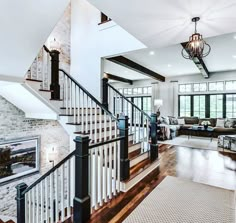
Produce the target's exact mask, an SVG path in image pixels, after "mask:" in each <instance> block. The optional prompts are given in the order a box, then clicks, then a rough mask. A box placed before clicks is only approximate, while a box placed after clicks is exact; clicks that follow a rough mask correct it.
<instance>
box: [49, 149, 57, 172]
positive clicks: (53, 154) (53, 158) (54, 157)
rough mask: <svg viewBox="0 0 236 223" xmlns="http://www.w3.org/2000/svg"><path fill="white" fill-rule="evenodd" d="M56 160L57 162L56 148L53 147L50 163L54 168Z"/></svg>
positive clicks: (50, 153)
mask: <svg viewBox="0 0 236 223" xmlns="http://www.w3.org/2000/svg"><path fill="white" fill-rule="evenodd" d="M55 160H56V152H55V149H54V147H52V151H51V152H49V153H48V161H49V162H50V163H52V167H54V163H55Z"/></svg>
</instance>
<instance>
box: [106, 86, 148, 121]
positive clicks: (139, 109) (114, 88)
mask: <svg viewBox="0 0 236 223" xmlns="http://www.w3.org/2000/svg"><path fill="white" fill-rule="evenodd" d="M107 85H108V86H109V87H110V88H111V89H112V90H113V91H115V92H116V93H117V94H119V95H120V96H121V97H122V98H124V99H125V100H126V101H127V102H129V103H130V104H131V105H132V106H134V107H135V108H136V109H138V110H139V111H140V112H141V113H142V114H144V115H145V116H146V117H147V118H148V119H149V120H151V117H150V116H149V115H148V114H147V113H146V112H144V111H143V110H141V109H140V108H139V107H138V106H137V105H136V104H134V103H133V102H132V101H130V100H129V99H128V98H126V97H125V96H124V95H123V94H121V93H120V92H119V91H118V90H116V89H115V88H114V87H113V86H111V85H110V84H109V83H107Z"/></svg>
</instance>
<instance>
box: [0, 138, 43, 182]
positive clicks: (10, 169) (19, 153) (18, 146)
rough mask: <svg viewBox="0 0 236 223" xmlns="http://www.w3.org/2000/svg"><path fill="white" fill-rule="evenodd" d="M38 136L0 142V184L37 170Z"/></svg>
mask: <svg viewBox="0 0 236 223" xmlns="http://www.w3.org/2000/svg"><path fill="white" fill-rule="evenodd" d="M39 147H40V136H34V137H27V138H21V139H14V140H9V141H3V142H0V184H1V183H5V182H7V181H11V180H15V179H16V178H19V177H23V176H26V175H29V174H33V173H36V172H39Z"/></svg>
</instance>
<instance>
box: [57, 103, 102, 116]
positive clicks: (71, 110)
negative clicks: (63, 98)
mask: <svg viewBox="0 0 236 223" xmlns="http://www.w3.org/2000/svg"><path fill="white" fill-rule="evenodd" d="M62 104H63V103H62ZM61 107H63V106H61ZM60 110H61V113H60V114H74V110H75V109H73V108H72V109H70V108H68V109H60ZM82 110H83V111H84V114H89V115H90V114H91V113H92V114H93V115H94V114H95V109H92V111H91V109H87V110H88V111H86V108H84V109H82V108H80V109H79V113H80V114H82V112H83V111H82ZM101 113H102V112H101V111H100V109H97V115H100V114H101ZM76 114H78V109H76Z"/></svg>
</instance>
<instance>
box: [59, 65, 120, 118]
mask: <svg viewBox="0 0 236 223" xmlns="http://www.w3.org/2000/svg"><path fill="white" fill-rule="evenodd" d="M59 71H61V72H63V73H64V74H65V75H66V76H67V77H68V78H69V79H71V80H72V81H73V82H74V83H75V84H76V85H77V86H78V87H79V88H80V89H81V90H82V91H83V92H84V93H85V94H87V95H88V96H89V97H90V98H91V99H92V100H93V101H94V102H95V103H96V104H97V105H98V106H99V107H100V108H102V109H103V110H104V111H105V112H106V113H107V114H108V115H110V116H111V117H112V118H113V119H114V120H116V121H118V119H117V118H116V117H115V116H114V115H113V114H112V113H111V112H110V111H108V110H107V109H106V108H105V107H104V106H103V104H102V103H100V102H99V101H98V100H97V99H96V98H95V97H94V96H93V95H92V94H90V93H89V92H88V91H87V90H86V89H85V88H84V87H83V86H82V85H81V84H79V83H78V82H77V81H76V80H75V79H74V78H73V77H71V76H70V75H69V74H68V73H67V72H66V71H64V70H63V69H59Z"/></svg>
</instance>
